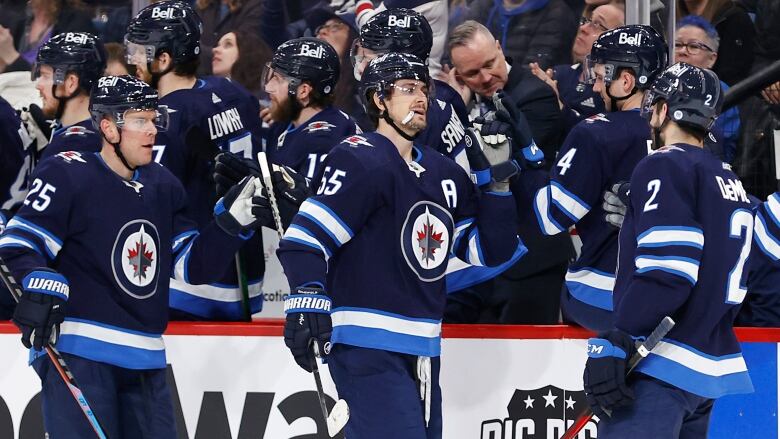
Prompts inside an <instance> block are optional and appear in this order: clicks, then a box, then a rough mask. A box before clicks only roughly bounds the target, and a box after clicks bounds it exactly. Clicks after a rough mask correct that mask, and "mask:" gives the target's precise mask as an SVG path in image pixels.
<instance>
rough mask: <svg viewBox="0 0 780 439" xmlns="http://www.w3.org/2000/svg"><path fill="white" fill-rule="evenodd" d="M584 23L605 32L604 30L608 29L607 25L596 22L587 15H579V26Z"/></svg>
mask: <svg viewBox="0 0 780 439" xmlns="http://www.w3.org/2000/svg"><path fill="white" fill-rule="evenodd" d="M586 24H589V25H591V26H593V27H595V28H596V29H598V30H600V31H601V32H606V31H608V30H609V28H608V27H606V26H604V25H603V24H601V23H597V22H595V21H593V20H591V19H590V18H588V17H584V16H583V17H580V26H585V25H586Z"/></svg>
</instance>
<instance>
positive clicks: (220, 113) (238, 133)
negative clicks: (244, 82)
mask: <svg viewBox="0 0 780 439" xmlns="http://www.w3.org/2000/svg"><path fill="white" fill-rule="evenodd" d="M160 104H161V105H163V104H164V105H167V106H168V111H169V112H170V122H169V127H168V131H166V132H158V134H157V138H156V139H155V145H154V149H155V161H157V162H158V163H161V164H162V165H164V166H165V167H166V168H168V169H169V170H170V171H171V172H172V173H173V175H175V176H176V177H178V178H179V180H180V181H181V182H182V184H183V186H184V189H185V190H186V192H187V198H188V199H189V200H190V203H189V206H188V208H187V212H186V213H187V216H188V217H190V218H192V219H193V220H195V222H196V223H197V224H198V227H204V226H205V225H206V224H208V223H209V222H210V221H211V216H212V210H213V207H214V203H215V202H216V193H215V189H214V181H213V179H212V176H211V174H212V172H213V164H214V162H213V159H214V157H215V156H216V155H217V154H218V153H219V151H221V150H222V151H231V152H234V153H237V154H242V155H243V156H244V157H246V158H250V157H255V156H256V154H257V152H259V151H260V150H261V147H260V145H261V140H260V133H261V127H260V118H259V112H260V106H259V104H258V102H257V99H255V98H254V97H252V95H250V94H249V93H248V92H247V91H246V90H245V89H243V88H241V87H239V86H237V85H236V84H234V83H232V82H231V81H229V80H227V79H225V78H219V77H207V78H200V79H198V80H197V82H196V83H195V86H194V87H193V88H192V89H183V90H177V91H174V92H172V93H170V94H167V95H165V96H164V97H162V98H161V99H160ZM262 249H263V245H262V237H261V234H259V233H258V234H256V235H255V236H254V237H253V238H252V239H250V240H249V242H248V243H247V246H246V250H244V251H242V252H241V253H242V255H243V257H244V265H245V266H246V274H247V277H248V289H249V297H250V308H251V311H252V312H253V313H254V312H257V311H259V310H260V308H261V307H262V300H263V296H262V279H263V274H264V272H265V258H264V255H263V250H262ZM171 307H172V308H174V309H176V310H180V311H184V312H185V313H187V314H189V315H193V316H197V317H199V318H205V319H218V320H237V319H240V318H241V316H242V308H241V291H240V290H239V289H238V275H237V274H236V270H235V268H234V267H233V268H231V269H230V270H229V271H228V272H227V273H225V276H224V277H223V278H222V279H221V280H220V282H218V283H214V284H211V285H190V284H187V283H186V282H183V281H181V280H177V279H171Z"/></svg>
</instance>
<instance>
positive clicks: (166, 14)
mask: <svg viewBox="0 0 780 439" xmlns="http://www.w3.org/2000/svg"><path fill="white" fill-rule="evenodd" d="M152 18H173V8H165V9H162V8H154V9H152Z"/></svg>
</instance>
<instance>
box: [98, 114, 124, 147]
mask: <svg viewBox="0 0 780 439" xmlns="http://www.w3.org/2000/svg"><path fill="white" fill-rule="evenodd" d="M100 131H101V133H102V134H103V135H104V136H105V138H106V139H107V140H108V141H109V142H112V143H116V142H118V141H119V129H118V128H117V127H116V124H115V123H114V121H113V120H111V119H109V118H107V117H104V118H103V120H101V121H100Z"/></svg>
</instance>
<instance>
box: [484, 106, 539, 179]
mask: <svg viewBox="0 0 780 439" xmlns="http://www.w3.org/2000/svg"><path fill="white" fill-rule="evenodd" d="M493 105H494V106H495V107H496V112H495V116H494V119H495V120H496V121H497V122H502V123H504V124H506V125H507V126H508V134H507V135H508V137H509V138H510V139H512V158H513V159H514V160H516V161H517V163H518V164H519V165H520V167H521V168H522V169H539V168H541V167H543V166H544V153H543V152H542V150H540V149H539V147H537V146H536V142H534V138H533V132H532V131H531V127H530V126H529V125H528V121H527V120H526V118H525V115H524V114H523V112H522V111H517V105H516V104H515V103H514V101H513V100H512V98H511V97H509V95H507V94H506V93H504V91H503V90H499V91H497V92H496V93H494V94H493Z"/></svg>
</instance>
